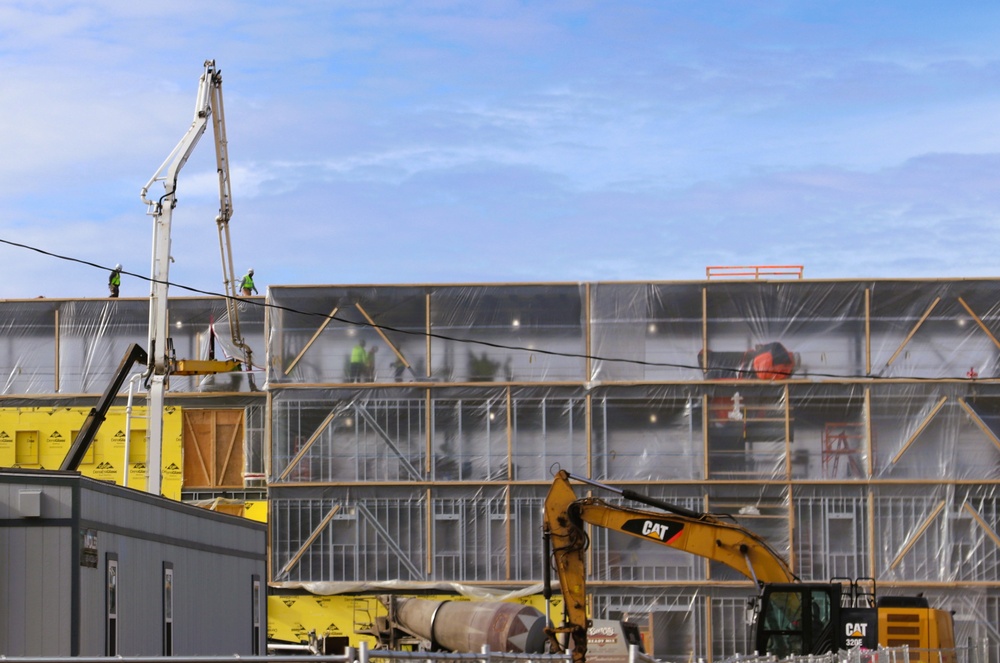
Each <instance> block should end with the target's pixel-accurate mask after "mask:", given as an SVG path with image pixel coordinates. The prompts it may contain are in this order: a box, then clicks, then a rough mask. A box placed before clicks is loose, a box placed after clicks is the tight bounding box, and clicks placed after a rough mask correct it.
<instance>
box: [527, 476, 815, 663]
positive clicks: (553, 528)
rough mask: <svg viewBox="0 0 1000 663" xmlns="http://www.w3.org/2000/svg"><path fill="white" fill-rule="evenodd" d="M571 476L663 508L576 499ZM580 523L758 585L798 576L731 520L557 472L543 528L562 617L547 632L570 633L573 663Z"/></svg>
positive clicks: (581, 569)
mask: <svg viewBox="0 0 1000 663" xmlns="http://www.w3.org/2000/svg"><path fill="white" fill-rule="evenodd" d="M571 479H573V480H576V481H580V482H583V483H587V484H590V485H593V486H597V487H600V488H604V489H607V490H610V491H612V492H616V493H619V494H621V495H622V496H623V497H625V498H627V499H632V500H636V501H639V502H642V503H644V504H647V505H648V506H654V507H656V508H659V509H663V511H662V512H661V511H648V510H643V509H633V508H629V507H624V506H617V505H612V504H609V503H607V502H605V501H603V500H601V499H598V498H594V497H585V498H580V497H578V496H577V495H576V492H575V490H574V489H573V485H572V484H571V483H570V480H571ZM585 524H590V525H594V526H596V527H603V528H606V529H610V530H614V531H617V532H622V533H624V534H628V535H630V536H634V537H637V538H640V539H644V540H648V541H651V542H653V543H658V544H660V545H664V546H669V547H671V548H676V549H677V550H682V551H684V552H688V553H691V554H693V555H698V556H700V557H705V558H707V559H711V560H714V561H717V562H721V563H722V564H725V565H726V566H729V567H730V568H733V569H735V570H737V571H739V572H740V573H742V574H743V575H744V576H746V577H747V578H749V579H751V580H753V581H754V583H755V584H757V585H761V584H764V583H772V582H779V583H780V582H794V581H796V580H797V578H796V576H795V574H794V573H793V572H792V570H791V568H789V566H788V564H787V563H785V561H784V560H783V559H782V558H781V556H780V555H778V553H777V552H775V551H774V550H773V549H772V548H771V547H770V546H769V545H768V544H767V542H766V541H764V540H763V539H762V538H760V537H759V536H758V535H756V534H754V533H753V532H751V531H749V530H747V529H745V528H743V527H741V526H739V525H737V524H736V523H731V522H727V521H724V520H722V519H720V518H718V517H716V516H713V515H712V514H707V513H698V512H695V511H691V510H689V509H684V508H682V507H678V506H675V505H671V504H669V503H666V502H661V501H659V500H655V499H651V498H648V497H644V496H642V495H639V494H638V493H634V492H632V491H629V490H620V489H618V488H614V487H612V486H607V485H605V484H601V483H598V482H596V481H592V480H590V479H585V478H583V477H579V476H576V475H573V474H570V473H569V472H566V471H565V470H560V471H559V472H558V473H557V474H556V476H555V479H554V480H553V482H552V486H551V487H550V489H549V493H548V496H547V497H546V499H545V510H544V532H545V536H546V538H547V540H548V546H549V548H550V550H551V555H552V563H553V565H554V566H555V569H556V573H557V574H558V576H559V587H560V590H561V592H562V595H563V601H564V610H565V613H566V619H565V624H564V625H563V626H561V627H556V628H552V629H550V635H551V636H552V639H553V640H554V641H556V643H557V644H558V640H557V637H556V636H557V635H559V634H562V633H566V634H569V636H570V638H571V640H572V642H573V661H574V663H584V660H585V656H586V650H587V624H588V619H587V602H586V576H587V570H586V561H587V557H586V554H587V553H586V551H587V547H588V546H589V538H588V536H587V532H586V529H585Z"/></svg>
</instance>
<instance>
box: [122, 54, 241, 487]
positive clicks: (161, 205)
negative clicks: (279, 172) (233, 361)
mask: <svg viewBox="0 0 1000 663" xmlns="http://www.w3.org/2000/svg"><path fill="white" fill-rule="evenodd" d="M209 117H214V120H213V129H214V132H215V154H216V167H217V170H218V174H219V215H218V216H217V217H216V223H217V225H218V228H219V241H220V246H221V248H222V263H223V273H224V283H225V287H226V302H227V310H228V312H229V325H230V331H231V333H232V336H233V341H234V343H235V344H236V346H237V347H239V348H240V349H241V350H242V351H243V353H244V359H245V362H246V364H245V369H246V370H250V369H251V368H252V365H251V363H250V362H251V353H250V348H249V346H247V345H246V343H245V342H244V341H243V338H242V336H241V335H240V333H239V321H238V314H237V312H236V302H235V299H234V298H235V296H236V283H235V276H234V272H233V259H232V250H231V248H230V244H229V219H230V217H231V216H232V202H231V201H232V196H231V194H230V189H229V155H228V150H227V143H226V130H225V121H224V116H223V108H222V75H221V73H220V72H219V70H218V69H216V67H215V60H206V61H205V71H204V73H202V75H201V78H200V82H199V85H198V97H197V100H196V101H195V108H194V120H193V121H192V123H191V126H190V127H189V128H188V130H187V133H185V134H184V137H183V138H181V140H180V142H179V143H177V146H176V147H174V149H173V150H172V151H171V152H170V154H169V155H168V156H167V158H166V160H165V161H164V162H163V164H162V165H161V166H160V167H159V169H158V170H157V171H156V173H155V174H154V175H153V177H151V178H150V180H149V181H148V182H147V183H146V186H144V187H143V188H142V194H141V197H142V202H144V203H145V204H146V214H148V215H149V216H151V217H153V259H152V273H151V275H150V277H151V278H150V288H149V343H148V345H147V348H148V351H149V352H148V354H149V364H148V369H147V379H148V380H149V384H148V390H149V393H148V403H149V412H148V417H149V421H148V423H147V437H146V449H147V452H148V453H147V456H148V458H147V467H148V469H149V479H148V484H147V486H148V488H147V490H148V492H150V493H153V494H155V495H159V494H160V482H161V465H162V462H161V450H162V446H163V405H164V402H165V392H166V389H167V387H168V380H169V376H170V373H171V370H172V368H173V366H174V364H175V360H174V356H173V346H172V343H171V341H170V336H169V329H170V328H169V319H168V317H167V290H168V287H169V274H170V262H171V257H170V222H171V216H172V214H173V209H174V207H175V206H176V205H177V199H176V197H175V191H176V189H177V175H178V174H179V173H180V170H181V168H183V167H184V164H185V163H187V160H188V158H189V157H190V156H191V153H192V152H193V151H194V148H195V146H196V145H197V144H198V141H199V140H200V139H201V136H202V134H204V133H205V129H206V128H207V126H208V120H209ZM157 182H160V183H162V184H163V194H162V195H161V196H160V197H159V198H157V197H156V196H155V195H154V194H151V193H150V188H151V187H152V186H153V185H154V184H156V183H157ZM150 196H152V197H150ZM207 372H213V371H207Z"/></svg>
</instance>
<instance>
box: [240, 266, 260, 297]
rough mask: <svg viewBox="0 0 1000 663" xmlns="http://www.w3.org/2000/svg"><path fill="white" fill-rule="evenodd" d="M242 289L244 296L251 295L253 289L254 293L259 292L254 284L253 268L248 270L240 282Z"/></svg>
mask: <svg viewBox="0 0 1000 663" xmlns="http://www.w3.org/2000/svg"><path fill="white" fill-rule="evenodd" d="M240 289H241V290H242V291H243V296H244V297H249V296H250V294H251V293H250V291H251V290H252V291H253V293H254V294H256V293H257V286H255V285H254V284H253V269H248V270H247V273H246V275H244V277H243V280H242V281H241V282H240Z"/></svg>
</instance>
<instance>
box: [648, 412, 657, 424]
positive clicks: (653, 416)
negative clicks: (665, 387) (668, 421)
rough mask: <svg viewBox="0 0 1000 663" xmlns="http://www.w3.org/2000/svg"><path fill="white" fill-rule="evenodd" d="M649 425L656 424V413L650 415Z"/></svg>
mask: <svg viewBox="0 0 1000 663" xmlns="http://www.w3.org/2000/svg"><path fill="white" fill-rule="evenodd" d="M649 423H651V424H655V423H656V413H655V412H654V413H653V414H651V415H649Z"/></svg>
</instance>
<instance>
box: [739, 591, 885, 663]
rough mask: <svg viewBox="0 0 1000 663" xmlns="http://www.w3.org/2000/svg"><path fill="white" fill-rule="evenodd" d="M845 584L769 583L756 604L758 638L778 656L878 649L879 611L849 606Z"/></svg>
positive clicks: (759, 648)
mask: <svg viewBox="0 0 1000 663" xmlns="http://www.w3.org/2000/svg"><path fill="white" fill-rule="evenodd" d="M844 598H845V597H844V595H843V588H842V585H841V584H840V583H837V582H832V583H770V584H767V585H765V586H764V588H763V591H762V592H761V595H760V597H759V598H758V604H757V607H756V609H757V611H758V615H757V619H756V628H757V632H756V634H755V640H754V641H755V643H756V646H757V651H758V652H759V653H761V654H763V653H768V654H774V655H775V656H777V657H778V658H785V657H788V656H806V655H809V654H825V653H827V652H830V651H837V650H839V649H851V648H854V647H864V648H868V649H877V648H878V611H877V610H876V609H875V608H874V607H864V606H858V605H853V601H850V603H851V604H852V605H844Z"/></svg>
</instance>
